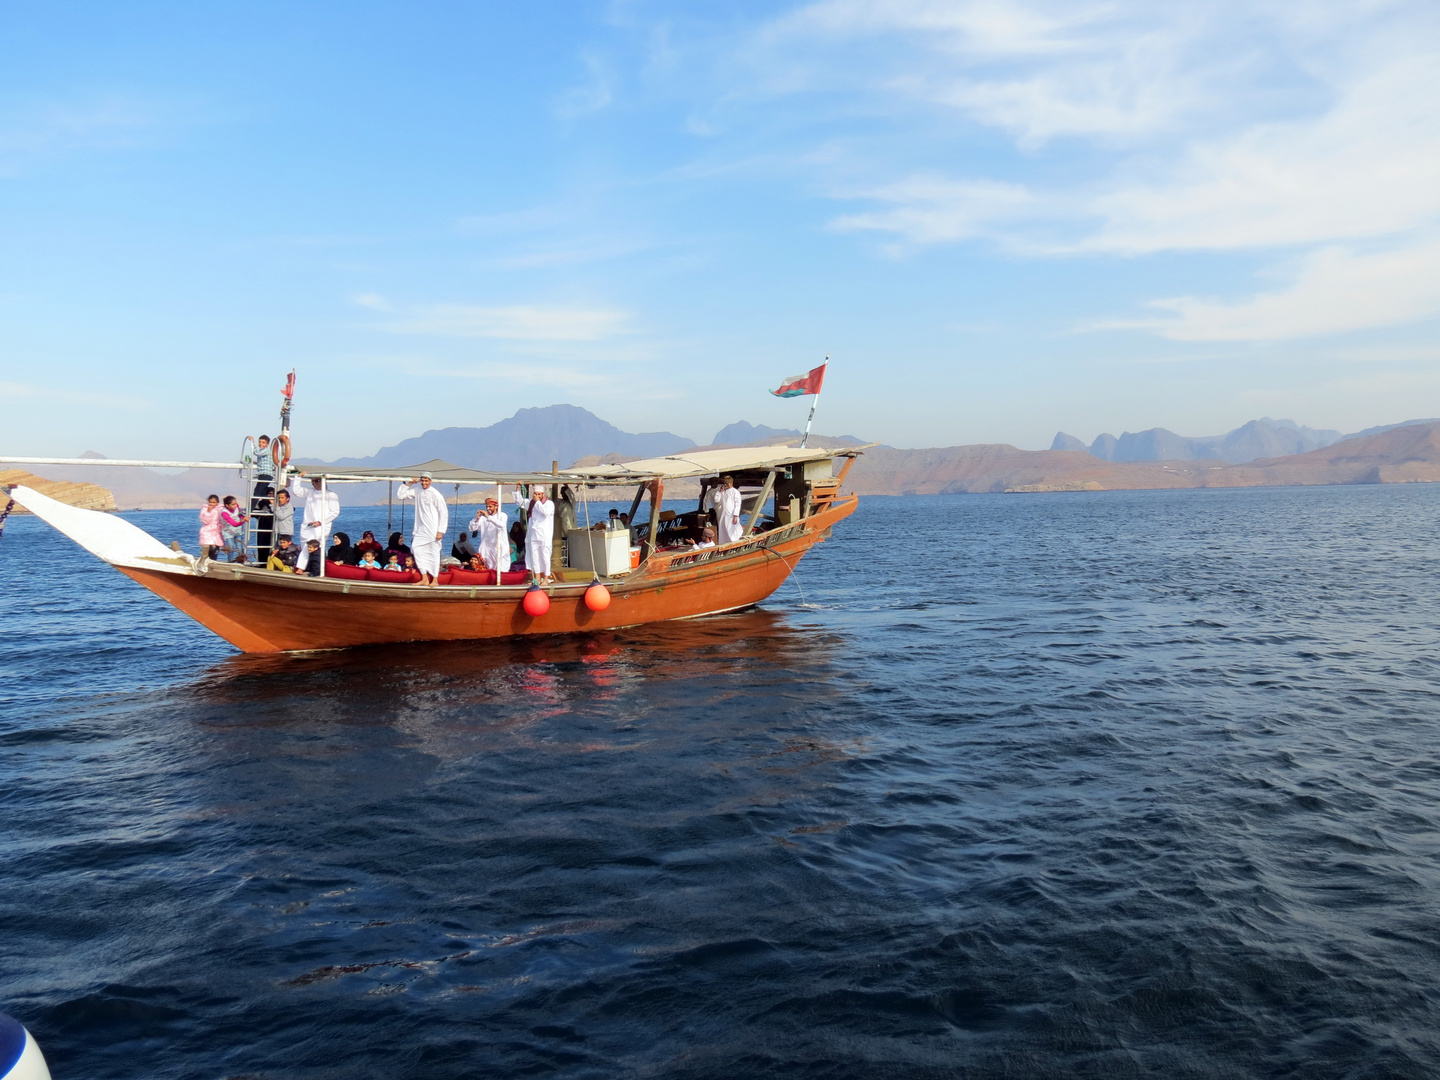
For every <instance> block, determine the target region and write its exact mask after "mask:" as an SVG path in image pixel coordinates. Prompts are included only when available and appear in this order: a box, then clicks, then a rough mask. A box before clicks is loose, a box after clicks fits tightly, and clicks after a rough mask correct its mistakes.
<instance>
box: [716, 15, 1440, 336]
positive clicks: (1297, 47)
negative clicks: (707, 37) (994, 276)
mask: <svg viewBox="0 0 1440 1080" xmlns="http://www.w3.org/2000/svg"><path fill="white" fill-rule="evenodd" d="M737 56H738V62H737V69H736V70H737V71H739V72H743V73H744V75H743V76H740V75H737V76H736V79H737V80H738V79H739V78H742V77H744V78H748V83H747V84H746V85H740V84H739V83H738V82H737V83H736V85H734V86H733V88H732V94H733V95H734V96H736V97H739V98H744V97H745V96H746V95H749V97H750V98H751V99H762V100H763V99H768V100H771V101H776V100H779V99H783V98H786V97H792V98H795V99H796V100H797V101H798V100H800V98H801V95H806V96H807V99H810V98H814V97H816V96H817V95H828V97H829V99H830V100H831V101H833V102H834V103H835V107H837V108H843V109H845V110H846V111H847V112H848V113H849V114H850V115H852V116H863V117H872V116H873V117H890V118H892V120H893V123H894V125H895V128H894V130H893V131H891V132H890V133H889V134H888V135H887V136H886V142H885V143H884V144H883V145H884V146H885V149H886V151H887V152H886V153H884V154H880V153H876V152H875V151H874V146H876V145H880V144H879V143H878V142H877V141H876V140H874V139H872V140H870V142H869V143H868V144H867V142H866V140H865V139H864V138H863V137H852V138H851V139H850V140H849V141H848V143H847V144H843V154H844V158H845V159H844V160H842V161H840V162H838V163H834V164H832V165H831V167H830V169H829V172H830V173H831V174H832V175H837V174H843V173H844V172H846V171H847V170H848V172H849V174H850V175H851V176H852V178H863V179H852V182H850V183H848V184H844V185H832V186H830V187H829V189H828V194H829V195H830V197H832V198H835V199H837V200H843V201H845V202H847V203H850V204H852V205H854V204H857V203H858V204H859V206H858V208H856V209H854V210H851V211H850V212H846V213H843V214H839V215H837V216H835V217H834V218H833V219H832V220H831V223H830V224H831V227H832V228H833V229H835V230H837V231H849V232H860V231H863V232H870V233H877V234H882V235H883V234H889V235H890V236H892V237H894V238H896V240H898V241H899V242H900V244H899V246H897V245H893V244H892V245H882V247H883V249H884V250H886V251H888V252H889V253H891V254H896V255H904V254H905V253H906V251H907V250H913V249H914V248H916V247H920V246H925V245H941V244H956V243H967V242H970V243H973V242H977V241H979V242H985V243H991V244H996V245H999V246H1000V247H1002V248H1004V249H1006V250H1007V251H1008V252H1010V253H1012V254H1020V255H1028V256H1031V257H1046V258H1055V257H1070V258H1074V257H1095V256H1122V257H1127V258H1134V257H1143V256H1147V255H1153V254H1157V253H1165V252H1244V253H1247V254H1252V255H1253V254H1255V253H1260V254H1262V255H1263V254H1265V253H1272V252H1273V258H1274V261H1275V266H1274V267H1272V268H1271V269H1270V271H1269V276H1270V277H1271V278H1273V277H1275V276H1277V274H1276V269H1277V268H1283V267H1285V266H1292V267H1293V266H1295V265H1297V263H1298V265H1299V266H1300V267H1301V269H1300V271H1299V272H1298V274H1294V275H1293V281H1292V283H1291V284H1290V285H1289V286H1287V287H1285V288H1283V289H1280V290H1278V291H1277V290H1270V289H1263V288H1261V289H1257V291H1256V292H1255V293H1254V294H1253V295H1251V296H1249V297H1248V298H1239V299H1234V300H1229V301H1226V300H1215V299H1206V298H1199V297H1194V296H1182V297H1172V298H1167V299H1158V300H1155V301H1153V302H1151V303H1150V304H1149V305H1148V306H1149V307H1150V308H1151V310H1152V311H1162V312H1165V313H1166V315H1164V316H1161V317H1156V316H1153V315H1152V316H1146V317H1143V318H1137V319H1131V320H1125V321H1123V322H1121V321H1116V320H1111V321H1109V322H1108V323H1106V324H1105V325H1108V326H1111V327H1114V326H1119V325H1125V326H1129V327H1132V328H1135V329H1138V330H1143V331H1146V332H1150V333H1155V334H1159V335H1162V336H1164V337H1168V338H1172V339H1176V340H1190V341H1239V340H1255V341H1269V340H1277V339H1281V338H1287V337H1306V336H1314V335H1321V334H1334V333H1341V332H1345V331H1348V330H1355V329H1362V328H1365V327H1379V326H1389V325H1395V324H1397V323H1401V322H1407V321H1414V320H1417V319H1425V318H1429V317H1431V316H1432V315H1433V314H1435V313H1436V295H1435V294H1436V293H1437V292H1440V288H1432V287H1431V286H1430V285H1429V282H1432V281H1440V247H1437V246H1436V244H1435V243H1433V242H1432V240H1431V239H1430V237H1431V236H1432V235H1433V231H1434V230H1435V229H1436V228H1437V227H1440V11H1437V9H1435V8H1434V6H1433V5H1431V4H1426V3H1419V2H1414V0H1382V2H1377V3H1371V4H1362V5H1354V4H1346V3H1342V2H1339V0H1313V2H1306V3H1277V4H1274V5H1264V6H1262V7H1260V8H1255V7H1253V6H1250V5H1244V4H1240V3H1231V2H1228V0H1221V2H1219V3H1209V2H1207V3H1198V2H1190V0H1177V2H1176V3H1173V4H1165V5H1155V4H1152V3H1142V2H1140V0H1105V2H1093V3H1091V2H1086V0H1079V2H1062V0H817V2H814V3H809V4H804V5H801V6H799V7H797V8H795V9H794V10H792V11H790V12H788V13H786V14H783V15H781V16H779V17H776V18H774V19H771V20H769V21H768V22H766V23H764V24H763V25H761V26H760V27H758V28H757V29H756V30H755V32H754V33H753V35H752V37H751V39H750V41H749V42H748V43H747V44H746V45H745V46H744V47H743V48H741V49H739V51H738V53H737ZM927 110H928V111H927ZM947 118H949V119H947ZM957 123H958V126H957ZM979 131H988V132H990V133H992V135H991V136H989V137H990V138H991V139H992V140H993V136H994V135H1003V137H1004V138H1006V139H1008V140H1009V142H1010V143H1011V153H1009V154H1005V153H999V152H996V150H995V149H994V146H993V141H992V143H990V144H985V143H981V142H977V139H978V138H979V136H978V135H977V134H976V133H977V132H979ZM926 140H931V141H929V142H927V141H926ZM976 145H982V146H984V145H988V146H989V148H988V149H987V150H986V152H984V153H981V154H965V153H964V151H965V149H966V148H968V147H972V146H976ZM897 150H898V152H896V151H897ZM944 156H948V157H950V158H952V159H954V158H962V159H965V165H964V167H963V168H961V169H953V168H951V169H943V168H942V169H937V168H935V167H934V165H933V164H931V165H929V166H926V165H919V166H918V167H917V163H918V161H923V160H924V159H926V158H929V159H931V160H932V161H933V159H935V158H937V157H944ZM865 203H870V204H872V206H871V207H868V208H867V207H866V206H865V205H864V204H865Z"/></svg>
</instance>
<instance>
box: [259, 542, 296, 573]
mask: <svg viewBox="0 0 1440 1080" xmlns="http://www.w3.org/2000/svg"><path fill="white" fill-rule="evenodd" d="M299 558H300V549H299V548H297V547H296V546H295V545H294V544H292V543H291V542H290V537H288V536H285V535H283V534H282V535H281V536H280V538H279V539H278V540H277V541H276V545H275V550H274V551H272V552H270V558H269V559H268V560H267V561H266V563H265V569H267V570H279V571H280V572H281V573H282V574H293V573H295V563H296V562H297V561H298V560H299Z"/></svg>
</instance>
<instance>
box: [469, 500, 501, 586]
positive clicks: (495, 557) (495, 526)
mask: <svg viewBox="0 0 1440 1080" xmlns="http://www.w3.org/2000/svg"><path fill="white" fill-rule="evenodd" d="M509 526H510V519H509V517H507V516H506V514H505V511H503V510H501V509H500V500H499V499H497V498H495V497H494V496H493V495H492V496H491V497H490V498H488V499H486V500H485V509H484V510H482V511H480V512H479V513H478V514H476V515H475V516H474V517H473V518H471V519H470V531H471V532H472V533H477V534H479V535H478V536H477V537H476V546H477V547H478V548H479V553H480V561H481V562H483V563H484V564H485V569H487V570H494V571H495V573H496V574H497V575H498V574H503V573H504V572H505V571H506V570H509V569H510V534H509V532H507V529H508V528H509ZM495 580H496V582H497V583H498V582H499V580H500V579H499V578H498V577H497V578H496V579H495Z"/></svg>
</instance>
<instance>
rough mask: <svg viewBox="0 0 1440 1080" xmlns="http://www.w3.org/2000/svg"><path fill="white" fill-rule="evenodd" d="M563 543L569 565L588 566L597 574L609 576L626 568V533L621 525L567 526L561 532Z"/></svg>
mask: <svg viewBox="0 0 1440 1080" xmlns="http://www.w3.org/2000/svg"><path fill="white" fill-rule="evenodd" d="M565 546H566V547H567V548H568V549H569V551H570V566H571V567H572V568H573V569H576V570H589V571H590V572H591V573H594V574H599V575H600V576H601V577H613V576H614V575H616V574H623V573H624V572H625V571H626V570H629V569H630V534H629V533H628V532H627V531H626V530H624V529H571V530H570V531H568V532H566V534H565ZM592 550H593V551H594V556H593V561H592V556H591V551H592Z"/></svg>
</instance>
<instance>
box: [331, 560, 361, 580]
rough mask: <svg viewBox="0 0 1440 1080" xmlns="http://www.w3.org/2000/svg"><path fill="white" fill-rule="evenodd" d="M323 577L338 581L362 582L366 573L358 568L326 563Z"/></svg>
mask: <svg viewBox="0 0 1440 1080" xmlns="http://www.w3.org/2000/svg"><path fill="white" fill-rule="evenodd" d="M325 576H326V577H328V578H338V579H339V580H340V581H364V580H365V578H366V572H365V571H364V570H363V569H362V568H361V567H358V566H346V565H345V564H344V563H337V562H327V563H326V564H325Z"/></svg>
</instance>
